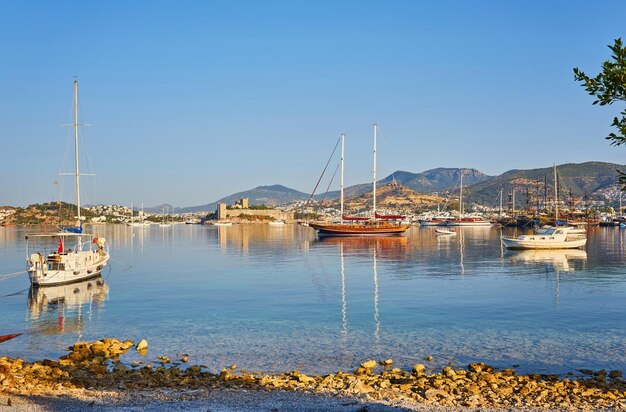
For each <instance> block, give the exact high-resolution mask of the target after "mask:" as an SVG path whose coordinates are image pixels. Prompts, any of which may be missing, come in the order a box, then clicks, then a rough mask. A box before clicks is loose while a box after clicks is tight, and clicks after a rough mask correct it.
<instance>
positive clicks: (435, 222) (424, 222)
mask: <svg viewBox="0 0 626 412" xmlns="http://www.w3.org/2000/svg"><path fill="white" fill-rule="evenodd" d="M450 219H452V218H451V217H449V216H447V217H437V216H435V217H433V218H431V219H420V220H418V222H419V224H420V226H445V225H446V222H447V221H449V220H450Z"/></svg>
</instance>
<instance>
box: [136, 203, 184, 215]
mask: <svg viewBox="0 0 626 412" xmlns="http://www.w3.org/2000/svg"><path fill="white" fill-rule="evenodd" d="M176 209H177V208H175V207H174V206H172V205H170V204H169V203H163V204H162V205H158V206H152V207H146V208H144V209H143V211H144V212H146V213H163V211H165V213H172V211H174V213H176ZM133 210H135V211H139V210H141V208H140V207H133Z"/></svg>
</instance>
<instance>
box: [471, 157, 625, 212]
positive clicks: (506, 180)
mask: <svg viewBox="0 0 626 412" xmlns="http://www.w3.org/2000/svg"><path fill="white" fill-rule="evenodd" d="M617 169H620V170H625V169H626V166H624V165H618V164H614V163H605V162H586V163H567V164H563V165H557V174H558V179H559V193H560V194H559V198H561V199H565V198H566V197H568V196H569V192H570V191H571V193H572V196H573V197H578V198H580V197H582V196H584V195H585V193H586V194H587V196H588V197H589V198H594V197H598V196H597V195H599V194H600V193H601V192H602V190H603V189H607V188H609V187H611V186H616V185H617V184H618V181H617V172H616V170H617ZM546 178H547V185H548V187H547V195H548V199H554V169H553V168H552V167H545V168H541V169H529V170H509V171H508V172H505V173H503V174H501V175H500V176H495V177H492V178H490V179H488V180H485V181H482V182H480V183H477V184H474V185H471V186H469V187H467V190H465V189H464V197H465V196H467V200H468V201H471V202H476V203H481V204H484V205H487V206H489V205H492V204H494V202H495V201H496V199H497V198H498V196H499V193H500V190H503V193H504V196H505V202H506V196H507V194H509V193H511V192H512V190H513V189H515V192H516V198H517V199H518V200H517V201H516V203H517V204H518V205H521V204H523V203H524V202H526V201H527V200H526V199H527V197H526V193H527V190H528V192H529V193H530V194H531V197H532V198H535V196H536V192H537V191H538V192H539V196H540V197H541V198H542V199H543V197H544V193H545V192H544V179H546ZM463 180H465V179H463ZM537 189H538V190H537ZM518 202H521V203H518Z"/></svg>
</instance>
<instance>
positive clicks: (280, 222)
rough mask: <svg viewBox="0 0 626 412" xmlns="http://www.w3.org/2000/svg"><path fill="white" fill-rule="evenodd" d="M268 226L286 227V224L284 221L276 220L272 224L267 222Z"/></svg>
mask: <svg viewBox="0 0 626 412" xmlns="http://www.w3.org/2000/svg"><path fill="white" fill-rule="evenodd" d="M267 224H268V225H270V226H285V222H283V221H282V220H274V221H271V222H267Z"/></svg>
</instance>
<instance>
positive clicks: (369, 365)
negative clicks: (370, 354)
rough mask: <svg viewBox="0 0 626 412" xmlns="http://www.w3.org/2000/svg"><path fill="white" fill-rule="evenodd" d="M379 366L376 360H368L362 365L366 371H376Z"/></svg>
mask: <svg viewBox="0 0 626 412" xmlns="http://www.w3.org/2000/svg"><path fill="white" fill-rule="evenodd" d="M376 365H378V363H377V362H376V361H375V360H368V361H365V362H363V363H362V364H361V367H362V368H364V369H374V368H375V367H376Z"/></svg>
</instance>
